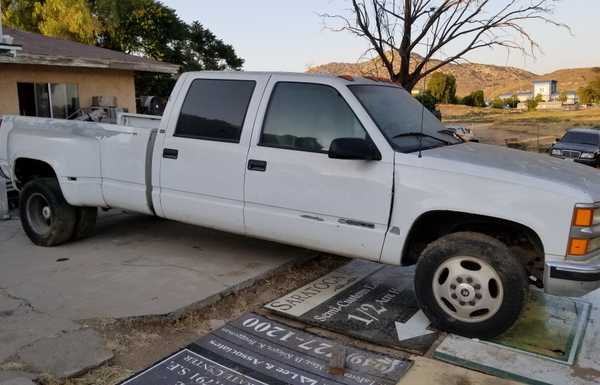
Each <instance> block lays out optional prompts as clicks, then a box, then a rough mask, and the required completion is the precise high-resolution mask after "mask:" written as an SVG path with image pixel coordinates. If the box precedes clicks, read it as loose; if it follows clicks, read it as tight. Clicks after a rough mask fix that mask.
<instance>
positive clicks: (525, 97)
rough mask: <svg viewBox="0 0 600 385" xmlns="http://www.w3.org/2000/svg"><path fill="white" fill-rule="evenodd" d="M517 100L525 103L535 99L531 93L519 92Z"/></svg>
mask: <svg viewBox="0 0 600 385" xmlns="http://www.w3.org/2000/svg"><path fill="white" fill-rule="evenodd" d="M517 99H519V102H521V103H525V102H528V101H529V100H531V99H533V94H532V93H531V92H530V91H518V92H517Z"/></svg>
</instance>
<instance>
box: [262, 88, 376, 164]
mask: <svg viewBox="0 0 600 385" xmlns="http://www.w3.org/2000/svg"><path fill="white" fill-rule="evenodd" d="M338 138H363V139H366V138H367V133H366V131H365V129H364V128H363V126H362V125H361V123H360V122H359V121H358V119H357V118H356V116H355V115H354V112H353V111H352V110H351V109H350V106H348V104H347V103H346V101H345V100H344V99H343V98H342V96H341V95H340V94H339V93H338V92H337V90H336V89H335V88H333V87H330V86H327V85H322V84H310V83H288V82H280V83H277V85H276V86H275V89H274V90H273V93H272V95H271V100H270V102H269V108H268V110H267V114H266V117H265V122H264V124H263V132H262V136H261V139H260V145H262V146H267V147H279V148H287V149H290V150H299V151H311V152H327V151H328V150H329V145H330V144H331V142H332V141H333V140H334V139H338Z"/></svg>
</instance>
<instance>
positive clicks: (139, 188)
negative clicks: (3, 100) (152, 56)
mask: <svg viewBox="0 0 600 385" xmlns="http://www.w3.org/2000/svg"><path fill="white" fill-rule="evenodd" d="M155 132H156V129H155V128H140V127H130V126H123V125H114V124H103V123H95V122H82V121H73V120H59V119H43V118H30V117H20V116H7V117H4V119H3V123H2V128H1V131H0V143H6V146H4V147H3V148H0V163H2V162H4V163H6V162H8V161H7V160H8V159H14V160H17V161H18V159H36V160H40V161H43V162H46V163H47V164H49V165H50V166H51V167H52V169H53V170H55V172H56V173H57V177H58V180H59V183H60V185H61V188H62V190H63V193H64V195H65V198H66V200H67V202H69V203H70V204H72V205H76V206H99V207H127V208H129V209H133V210H137V211H140V212H147V213H151V210H149V209H148V204H147V202H146V178H147V175H146V164H147V162H148V159H147V153H148V145H149V141H150V137H151V136H152V135H153V133H155ZM9 151H10V154H9ZM8 166H9V169H12V165H8Z"/></svg>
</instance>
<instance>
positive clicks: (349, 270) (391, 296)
mask: <svg viewBox="0 0 600 385" xmlns="http://www.w3.org/2000/svg"><path fill="white" fill-rule="evenodd" d="M413 274H414V270H413V269H412V268H406V267H393V266H383V265H380V264H377V263H374V262H366V261H358V260H357V261H352V262H350V263H348V264H347V265H344V266H342V267H341V268H339V269H337V270H335V271H333V272H332V273H329V274H327V275H325V276H323V277H321V278H319V279H317V280H316V281H314V282H312V283H310V284H308V285H306V286H304V287H302V288H300V289H298V290H295V291H293V292H291V293H289V294H287V295H286V296H284V297H281V298H279V299H277V300H275V301H273V302H271V303H269V304H267V305H265V307H266V308H267V309H269V310H272V311H274V312H276V313H278V314H281V315H283V316H287V317H291V318H294V319H297V320H300V321H303V322H306V323H308V324H312V325H315V326H319V327H322V328H324V329H329V330H333V331H336V332H340V333H343V334H346V335H349V336H353V337H357V338H360V339H363V340H366V341H370V342H373V343H375V344H378V345H385V346H391V347H397V348H400V349H403V350H407V351H411V352H416V353H420V354H424V353H425V352H426V351H427V350H428V349H429V348H430V347H431V345H432V344H433V342H434V341H435V340H436V339H437V337H438V333H437V332H436V331H434V330H430V329H429V328H428V327H429V321H428V320H427V317H425V315H424V314H423V313H422V312H421V311H420V310H419V307H418V305H417V301H416V299H415V294H414V291H413Z"/></svg>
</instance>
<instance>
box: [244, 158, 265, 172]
mask: <svg viewBox="0 0 600 385" xmlns="http://www.w3.org/2000/svg"><path fill="white" fill-rule="evenodd" d="M248 170H250V171H262V172H265V171H267V161H266V160H255V159H250V160H249V161H248Z"/></svg>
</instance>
